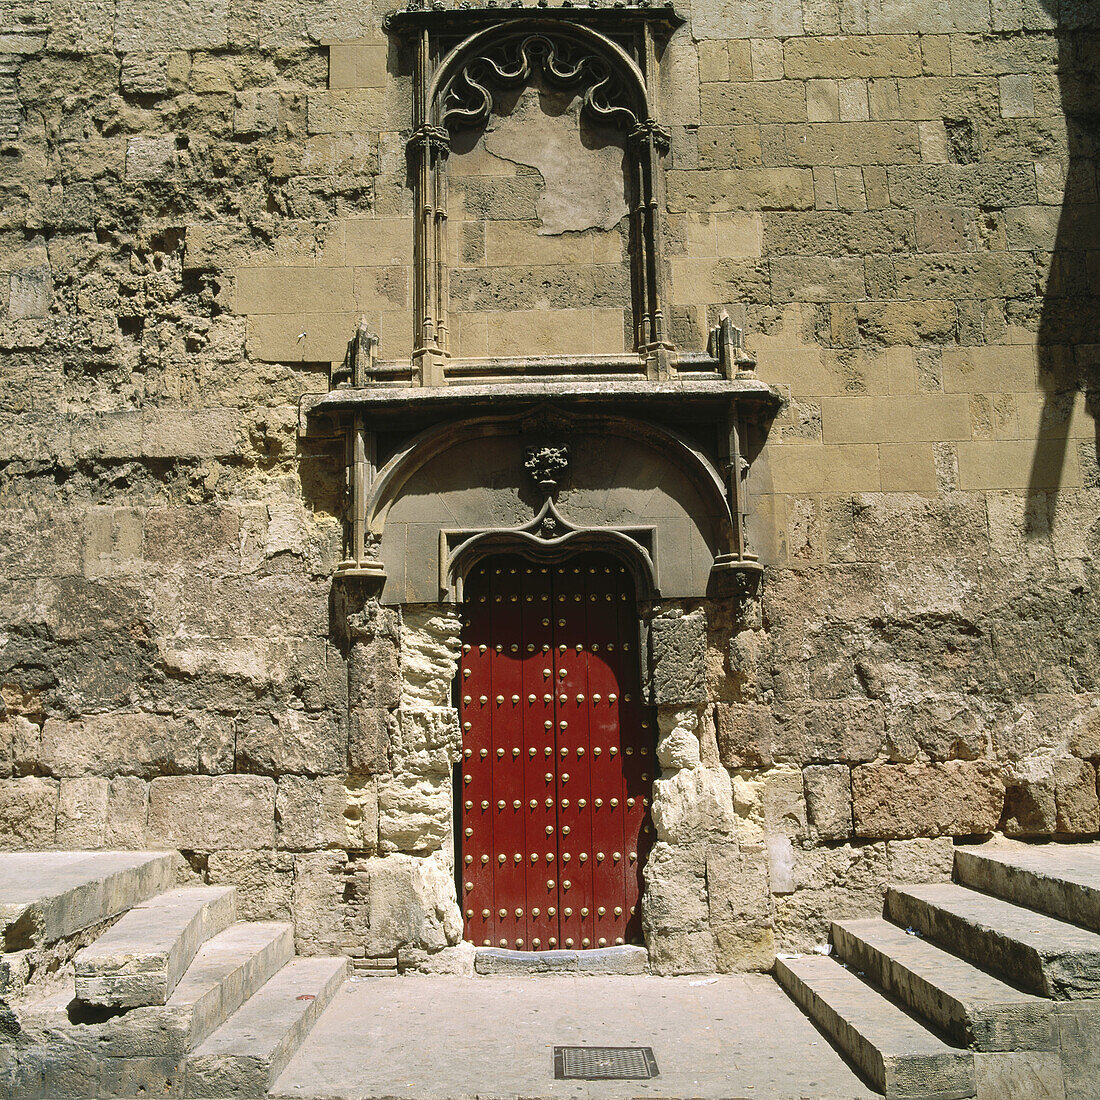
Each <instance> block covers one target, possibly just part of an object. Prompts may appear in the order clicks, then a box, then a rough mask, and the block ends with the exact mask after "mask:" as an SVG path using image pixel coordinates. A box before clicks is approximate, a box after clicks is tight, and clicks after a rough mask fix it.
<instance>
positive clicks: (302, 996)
mask: <svg viewBox="0 0 1100 1100" xmlns="http://www.w3.org/2000/svg"><path fill="white" fill-rule="evenodd" d="M178 858H179V857H178V855H177V854H176V853H16V854H14V855H10V856H9V855H0V934H2V935H3V946H4V953H3V954H2V955H0V1096H18V1097H21V1098H24V1100H36V1098H46V1097H49V1098H54V1097H122V1098H129V1097H147V1096H150V1095H154V1094H157V1095H162V1096H196V1097H197V1096H202V1097H215V1096H217V1097H229V1096H233V1097H259V1096H266V1095H267V1092H268V1089H269V1088H270V1086H271V1085H272V1083H273V1082H274V1080H275V1078H276V1077H277V1076H278V1074H279V1073H281V1072H282V1070H283V1069H284V1068H285V1067H286V1064H287V1063H288V1062H289V1061H290V1058H291V1057H292V1056H293V1054H294V1052H295V1051H296V1050H297V1048H298V1046H299V1045H300V1044H301V1042H302V1041H303V1039H304V1038H305V1037H306V1035H308V1033H309V1031H310V1029H311V1028H312V1026H313V1024H314V1023H315V1022H316V1020H317V1018H318V1017H319V1016H320V1014H321V1012H322V1011H323V1010H324V1008H325V1007H326V1006H327V1005H328V1003H329V1002H330V1001H331V1000H332V998H333V996H335V994H336V991H337V990H338V989H339V988H340V986H341V984H342V983H343V981H344V978H345V977H346V975H347V959H345V958H343V957H341V958H322V957H315V958H295V957H294V935H293V929H292V927H291V926H290V925H289V924H283V923H277V922H253V921H240V920H238V919H237V898H236V891H235V890H234V889H233V888H232V887H214V886H187V887H174V886H173V882H174V880H175V870H176V861H177V860H178Z"/></svg>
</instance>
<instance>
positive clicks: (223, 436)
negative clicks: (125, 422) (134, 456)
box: [141, 409, 241, 458]
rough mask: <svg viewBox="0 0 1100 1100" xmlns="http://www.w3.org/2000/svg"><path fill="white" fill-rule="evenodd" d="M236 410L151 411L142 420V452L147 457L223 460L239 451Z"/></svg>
mask: <svg viewBox="0 0 1100 1100" xmlns="http://www.w3.org/2000/svg"><path fill="white" fill-rule="evenodd" d="M240 428H241V423H240V413H239V412H238V411H237V410H236V409H200V410H197V411H194V412H192V411H185V410H182V409H150V410H149V411H147V412H146V413H145V414H144V416H143V420H142V436H141V446H142V452H143V453H144V454H146V455H148V456H149V457H150V458H223V457H225V456H227V455H232V454H236V453H237V452H238V450H239V448H240Z"/></svg>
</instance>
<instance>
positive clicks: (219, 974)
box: [165, 921, 294, 1050]
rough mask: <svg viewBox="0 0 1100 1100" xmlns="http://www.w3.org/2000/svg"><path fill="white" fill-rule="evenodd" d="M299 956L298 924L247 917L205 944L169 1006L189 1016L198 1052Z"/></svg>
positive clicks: (191, 1037)
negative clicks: (252, 919)
mask: <svg viewBox="0 0 1100 1100" xmlns="http://www.w3.org/2000/svg"><path fill="white" fill-rule="evenodd" d="M293 957H294V929H293V926H292V925H289V924H282V923H275V922H257V923H252V922H248V921H242V922H239V923H237V924H234V925H231V926H230V927H229V928H227V929H226V930H225V931H224V932H219V933H218V934H217V935H216V936H213V937H212V938H211V939H209V940H207V941H206V943H204V944H203V945H202V947H201V948H199V951H198V953H197V954H196V955H195V958H194V960H193V961H192V963H191V965H190V966H189V967H188V968H187V970H186V972H185V973H184V975H183V977H182V978H181V979H180V981H179V984H178V985H177V986H176V989H175V992H173V994H172V996H171V997H169V998H168V1001H167V1003H166V1004H165V1009H166V1010H167V1011H168V1012H170V1013H180V1012H182V1013H185V1014H186V1015H187V1016H189V1026H188V1040H189V1042H188V1048H189V1049H191V1050H193V1049H194V1048H195V1047H197V1046H198V1045H199V1044H200V1043H201V1042H202V1041H203V1040H204V1039H205V1038H206V1037H207V1036H208V1035H209V1034H210V1033H211V1032H212V1031H213V1030H214V1029H215V1028H217V1027H220V1026H221V1025H222V1024H223V1023H224V1022H225V1021H226V1020H227V1019H228V1018H229V1017H230V1016H231V1015H232V1014H233V1013H234V1012H236V1011H237V1009H238V1008H240V1006H241V1005H242V1004H244V1002H245V1001H246V1000H248V998H249V997H251V996H252V995H253V994H254V993H255V992H256V990H258V989H259V988H260V987H261V986H262V985H263V984H264V983H265V982H267V981H268V980H269V979H270V978H271V977H272V975H274V974H275V973H277V972H278V971H279V969H280V968H281V967H282V966H283V965H284V964H285V963H287V962H289V961H290V959H292V958H293Z"/></svg>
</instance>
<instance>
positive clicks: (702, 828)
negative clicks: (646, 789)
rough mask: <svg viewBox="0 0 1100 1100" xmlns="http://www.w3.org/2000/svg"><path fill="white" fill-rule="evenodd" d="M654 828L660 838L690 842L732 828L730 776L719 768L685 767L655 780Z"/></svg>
mask: <svg viewBox="0 0 1100 1100" xmlns="http://www.w3.org/2000/svg"><path fill="white" fill-rule="evenodd" d="M652 813H653V827H654V829H655V830H656V833H657V837H658V839H659V840H664V841H667V842H668V843H670V844H684V843H690V842H691V841H692V840H697V839H699V838H700V837H703V836H706V835H707V834H708V833H723V834H728V833H729V831H731V830H732V829H733V824H734V813H733V793H732V790H731V787H730V778H729V775H728V774H727V773H726V772H725V771H723V770H722V769H719V768H682V769H680V770H679V771H677V772H673V773H672V774H671V775H670V776H668V777H662V778H660V779H656V780H654V782H653V807H652Z"/></svg>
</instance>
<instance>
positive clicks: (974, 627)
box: [0, 0, 1100, 971]
mask: <svg viewBox="0 0 1100 1100" xmlns="http://www.w3.org/2000/svg"><path fill="white" fill-rule="evenodd" d="M385 7H386V5H385V4H381V5H379V7H378V9H377V10H375V9H374V8H373V7H370V6H363V5H350V4H345V3H343V2H342V0H321V2H318V3H310V4H305V3H300V2H298V0H280V2H278V3H275V4H271V3H263V4H255V3H251V2H249V0H173V2H172V3H164V4H159V5H149V4H139V3H136V2H134V0H108V2H106V3H104V4H98V5H92V6H89V5H69V4H61V3H45V4H41V3H39V4H34V5H31V4H27V3H23V2H22V0H7V2H6V3H4V4H3V5H0V357H2V358H0V509H2V516H0V518H2V523H3V531H4V537H3V538H0V618H2V625H0V692H2V698H3V710H2V711H0V843H2V844H3V846H4V847H7V848H49V847H62V848H85V847H104V848H146V847H158V846H165V847H168V848H175V849H179V850H181V851H183V852H184V853H185V854H186V856H187V862H188V865H189V867H190V868H191V873H192V874H193V875H195V876H198V877H201V878H203V879H206V880H208V881H210V882H231V883H235V884H237V885H238V886H239V887H240V903H241V915H242V916H243V917H246V918H263V917H272V918H278V917H282V918H286V917H292V918H293V919H294V922H295V926H296V931H297V937H298V946H299V949H300V950H301V951H303V952H322V951H333V950H335V951H346V952H348V953H351V954H354V955H357V956H363V957H369V958H386V959H389V958H393V957H395V956H396V957H397V958H398V959H400V960H402V962H403V965H410V966H426V967H430V966H436V967H455V968H461V967H464V966H466V965H468V959H467V957H466V952H465V951H464V950H463V949H462V948H460V947H457V944H458V941H459V939H460V937H461V920H460V914H459V910H458V908H457V904H456V897H455V884H454V874H453V861H454V856H455V844H454V837H453V835H452V830H453V826H452V820H451V814H452V805H451V798H452V795H451V786H450V784H451V772H450V768H451V763H452V762H453V760H454V758H455V755H456V753H457V751H458V749H459V747H460V740H459V738H460V732H459V730H458V726H457V720H456V716H455V713H454V711H453V710H452V709H451V708H452V697H451V676H452V674H453V668H454V652H455V646H456V644H457V625H456V624H457V621H458V620H457V618H456V612H457V609H456V608H455V607H454V606H452V605H449V604H447V603H446V601H442V596H441V597H440V601H442V602H440V601H434V602H431V601H430V602H426V603H425V602H420V601H417V602H415V603H413V604H411V605H406V606H402V607H392V606H389V605H387V604H386V603H385V600H384V599H383V602H382V603H378V602H377V601H375V602H371V601H369V600H367V599H359V598H358V597H356V596H355V594H354V593H352V594H351V595H348V594H346V593H343V592H342V590H341V589H340V588H339V586H338V585H337V586H334V585H333V582H332V576H333V573H334V571H335V569H336V567H337V565H338V564H339V562H340V561H341V559H342V557H343V555H344V547H343V539H344V531H343V527H344V518H345V516H344V507H345V502H344V499H343V486H344V477H345V471H344V461H345V456H344V440H343V437H342V436H341V435H338V434H335V433H334V434H332V435H331V436H329V435H326V434H325V432H324V430H323V428H320V429H319V426H318V424H317V423H316V422H311V423H309V424H308V425H307V417H306V415H305V412H304V408H305V407H306V406H308V400H307V401H305V402H304V399H306V398H309V397H310V395H317V394H321V393H323V392H325V391H326V390H327V389H328V386H329V379H330V375H331V374H332V373H333V370H334V366H335V367H336V368H337V369H338V368H339V365H340V363H341V361H342V360H343V357H344V354H345V348H346V344H347V341H348V339H349V337H350V336H351V335H352V334H353V332H354V331H355V329H356V326H357V325H358V324H359V321H360V319H361V318H363V319H365V321H366V323H367V324H369V326H370V328H371V329H372V330H373V331H375V332H378V333H380V334H381V340H382V343H381V349H382V355H383V356H384V357H385V358H386V359H387V360H400V359H408V358H409V356H410V355H411V352H412V350H413V332H414V318H413V278H414V276H413V268H414V264H413V206H412V190H411V188H410V186H409V182H410V181H409V178H408V168H407V162H406V155H405V140H406V138H407V137H408V134H409V131H410V129H411V126H412V119H411V115H410V104H411V102H412V95H411V81H412V72H413V64H412V57H411V55H410V51H409V49H408V48H407V47H406V46H404V45H402V44H401V43H400V42H399V40H398V39H397V38H396V37H394V36H388V35H387V34H386V33H385V32H384V31H383V29H382V18H383V15H384V14H385V11H384V9H385ZM1093 7H1094V6H1093V5H1089V4H1074V3H1068V2H1063V3H1061V4H1058V5H1055V4H1054V3H1053V2H1051V3H1049V4H1048V3H1046V2H1036V3H1023V2H1017V0H992V2H988V0H966V2H963V3H956V4H951V5H942V4H924V3H920V2H918V0H912V2H909V3H902V2H900V0H899V2H887V0H865V2H864V0H860V2H857V3H854V4H844V5H839V4H835V3H831V2H828V0H824V2H823V0H775V2H767V3H763V2H760V3H757V2H756V0H745V2H744V3H740V2H727V3H714V2H709V0H707V2H704V0H696V3H694V4H688V3H685V4H683V5H682V6H681V14H682V15H683V16H684V17H685V20H686V22H685V23H684V24H683V25H682V26H680V27H679V28H678V29H676V30H675V31H674V33H672V34H671V36H670V38H669V40H668V42H667V44H666V45H664V46H663V47H662V52H661V56H660V65H659V73H658V91H659V103H660V108H661V119H662V124H663V125H665V126H666V127H667V129H668V130H669V133H670V149H669V152H668V154H667V156H666V158H665V160H664V162H663V163H664V181H665V184H666V186H667V195H666V200H665V206H666V210H667V217H666V219H665V223H664V263H665V276H666V280H667V287H668V297H669V316H668V318H667V320H668V325H669V328H670V330H671V332H672V334H673V336H674V339H675V342H676V343H677V344H678V345H679V346H680V347H681V348H683V349H685V350H687V351H691V352H696V353H701V352H702V350H703V348H704V346H705V341H706V338H707V334H708V332H709V331H710V329H711V327H712V326H713V325H714V324H715V323H716V322H717V320H718V317H719V313H720V312H721V311H722V310H725V311H726V313H727V314H728V315H729V316H730V317H731V318H732V319H733V321H734V323H736V324H737V325H738V326H739V327H741V328H743V329H744V331H745V334H746V344H747V346H748V348H749V350H750V351H751V352H752V353H753V355H754V356H755V358H756V360H757V361H758V363H759V367H758V370H759V374H760V376H761V378H762V379H764V380H765V381H766V382H768V383H771V384H774V385H775V386H776V387H778V389H779V390H780V391H781V392H782V393H783V396H784V398H785V399H786V405H785V407H784V410H783V411H782V412H781V414H780V415H779V416H778V418H777V419H776V421H775V423H774V424H773V425H772V426H771V430H770V433H769V435H768V441H767V444H766V446H765V447H764V449H763V451H762V452H761V453H760V454H759V455H753V456H752V470H751V473H750V475H749V485H750V491H751V500H750V504H749V512H748V534H749V538H750V541H751V543H752V546H753V548H754V550H755V551H756V553H758V555H759V556H760V559H761V561H762V562H763V563H764V565H765V574H764V581H763V585H762V589H761V595H760V597H759V599H758V600H757V599H753V600H748V601H744V602H742V601H737V600H732V599H726V598H719V597H714V598H710V599H699V600H694V601H692V600H667V599H658V600H657V601H656V602H655V603H654V604H653V605H652V606H651V607H647V608H646V609H645V611H644V619H645V623H644V627H645V637H646V640H647V642H646V644H647V650H646V655H647V659H646V665H645V668H644V673H645V676H646V677H647V678H648V682H649V684H650V688H651V691H652V702H653V704H654V705H655V706H656V707H657V708H658V714H657V717H658V726H659V741H658V744H657V751H658V756H659V760H660V764H661V769H662V770H661V774H660V776H659V778H658V780H657V785H656V787H655V793H654V807H653V815H654V824H655V827H656V830H657V839H658V843H657V846H656V848H655V849H654V851H653V854H652V856H651V858H650V863H649V867H648V871H647V897H646V903H645V905H646V908H645V921H646V930H647V937H648V944H649V947H650V951H651V956H652V960H653V963H654V966H655V967H657V968H660V969H664V970H670V971H676V970H693V969H703V970H705V969H711V968H714V967H717V968H721V969H736V968H741V967H761V966H767V965H768V964H769V963H770V961H771V958H772V955H773V952H774V950H775V949H776V948H777V947H780V948H785V947H805V946H807V945H809V944H811V943H814V942H817V941H819V940H820V938H821V937H822V935H823V933H824V929H825V922H826V920H827V919H828V918H834V917H838V916H853V915H857V914H866V913H871V912H874V911H876V910H877V909H878V908H879V907H880V905H881V899H882V893H883V890H884V888H885V885H886V883H887V882H888V881H894V882H897V881H905V880H927V879H929V878H937V877H943V876H946V875H947V874H948V873H949V870H950V858H951V843H952V838H953V837H957V836H964V835H974V834H986V833H991V832H994V831H1003V832H1004V833H1006V834H1009V835H1012V836H1022V837H1037V838H1042V837H1056V838H1060V839H1068V838H1073V837H1080V836H1088V835H1095V834H1096V832H1097V830H1098V829H1100V804H1098V800H1097V774H1096V767H1097V762H1098V761H1100V683H1098V676H1100V672H1098V670H1100V660H1098V653H1097V646H1098V641H1097V639H1098V638H1100V609H1098V605H1097V592H1098V589H1097V585H1098V576H1097V564H1096V563H1097V553H1098V552H1100V550H1098V537H1100V535H1098V532H1100V491H1098V490H1100V474H1098V470H1097V461H1096V441H1095V423H1094V421H1093V419H1092V416H1091V411H1090V409H1089V407H1088V402H1087V401H1086V395H1087V394H1088V393H1090V392H1091V393H1093V394H1094V393H1095V390H1096V347H1097V343H1096V337H1095V332H1096V331H1097V329H1098V326H1100V310H1098V308H1097V281H1096V280H1097V274H1096V264H1095V262H1094V251H1093V249H1092V242H1093V241H1094V240H1095V239H1096V230H1097V224H1098V219H1097V211H1098V209H1100V201H1098V198H1097V187H1098V179H1097V168H1096V165H1097V158H1098V155H1100V136H1098V133H1097V127H1096V123H1095V119H1096V114H1097V105H1098V103H1100V98H1098V97H1100V92H1098V90H1097V82H1098V80H1100V25H1098V22H1097V20H1098V18H1100V16H1098V15H1097V13H1096V12H1095V11H1094V10H1093ZM566 99H568V97H565V99H562V100H561V101H558V100H554V99H553V97H549V98H548V97H547V96H546V95H545V94H544V93H543V94H541V97H540V94H539V93H538V92H537V91H536V92H535V93H530V92H528V93H527V94H526V95H520V94H519V93H517V98H516V105H515V109H514V110H513V111H512V113H511V114H507V115H505V114H498V115H494V116H493V119H491V120H490V122H489V124H488V125H487V127H486V129H485V130H484V131H480V132H478V133H476V134H474V135H472V136H471V137H470V139H469V141H468V142H467V143H466V144H461V143H460V144H458V145H456V147H455V148H454V149H453V150H452V154H451V164H450V171H451V176H452V183H453V189H452V196H451V210H450V218H451V223H452V225H451V228H452V230H453V232H452V233H451V235H450V237H449V238H448V240H447V248H448V249H449V252H448V258H449V262H450V264H451V267H452V284H451V288H450V291H451V296H452V301H453V306H454V309H453V317H452V320H453V331H452V340H453V341H454V344H453V346H454V348H455V350H456V352H459V351H460V352H461V353H462V354H465V355H471V356H484V357H489V356H498V357H500V356H516V355H523V356H538V355H540V354H543V355H548V354H559V355H566V354H569V355H578V356H585V355H587V356H592V355H600V354H613V353H614V354H619V353H622V352H623V351H624V349H629V348H630V346H631V331H632V329H631V308H632V307H631V300H630V293H629V290H630V288H629V279H628V259H629V257H628V249H627V246H626V245H627V242H628V240H629V235H628V234H627V233H626V232H625V229H624V224H625V223H620V222H617V221H612V220H611V219H612V218H613V216H614V215H615V214H616V213H617V212H618V213H621V211H620V209H619V207H618V206H617V205H616V203H617V202H618V195H617V193H614V188H611V190H610V191H608V190H606V189H605V190H604V191H601V192H600V194H599V195H597V196H596V198H595V199H593V198H592V196H591V195H590V194H587V193H582V194H580V196H579V197H578V195H577V194H575V193H571V192H569V191H568V189H567V188H566V189H565V190H563V188H564V187H565V184H566V183H568V182H569V179H570V178H571V177H574V176H576V175H577V174H578V171H579V170H576V171H571V172H569V173H559V174H555V172H554V171H553V165H552V164H549V162H544V163H543V164H542V167H541V168H540V167H539V162H538V161H537V160H533V159H532V158H531V156H530V152H531V151H530V149H529V148H525V147H524V145H523V142H522V141H521V140H520V139H519V137H517V135H519V134H520V133H521V131H522V130H523V127H524V126H526V127H533V128H534V130H535V132H545V133H548V134H552V135H554V140H555V141H560V142H563V143H564V141H565V136H566V135H568V134H569V133H571V132H572V131H571V130H570V129H569V127H570V126H572V125H573V124H574V122H576V120H577V114H576V112H577V108H576V104H575V103H574V102H573V101H572V100H571V99H568V102H566V101H565V100H566ZM567 123H568V125H567ZM576 124H577V125H580V123H579V122H576ZM540 127H542V128H544V131H540ZM590 136H591V135H590ZM597 136H599V135H597ZM613 137H614V135H603V136H602V137H600V143H599V147H598V148H595V146H593V147H592V148H588V149H585V150H584V151H583V152H584V153H585V155H587V154H588V153H591V154H592V156H593V158H594V160H593V161H591V162H589V161H585V160H584V159H583V158H582V159H581V161H579V162H578V163H580V164H582V165H583V164H590V163H597V164H598V165H601V166H602V168H600V169H599V170H600V171H601V172H602V176H601V178H603V179H604V180H605V181H606V178H607V177H608V174H609V171H610V169H609V165H611V166H612V167H614V165H613V163H612V162H614V161H615V159H616V156H617V155H618V154H617V150H618V149H619V146H617V145H615V141H614V140H613ZM590 144H591V143H590ZM582 174H583V173H582ZM574 190H575V189H574ZM307 426H308V430H307ZM516 476H517V477H519V476H521V474H519V473H518V472H517V475H516ZM575 499H576V500H577V501H579V500H580V497H579V496H578V497H576V498H575ZM568 502H569V497H568V493H566V494H565V495H564V496H563V507H564V508H567V507H568ZM527 518H530V517H529V515H526V514H524V515H522V516H520V515H519V514H518V512H517V514H516V515H515V516H513V515H508V516H496V517H493V519H494V522H498V523H499V522H504V521H505V520H507V522H509V523H511V522H514V521H518V520H520V519H527ZM445 948H451V949H453V950H447V951H444V949H445Z"/></svg>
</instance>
